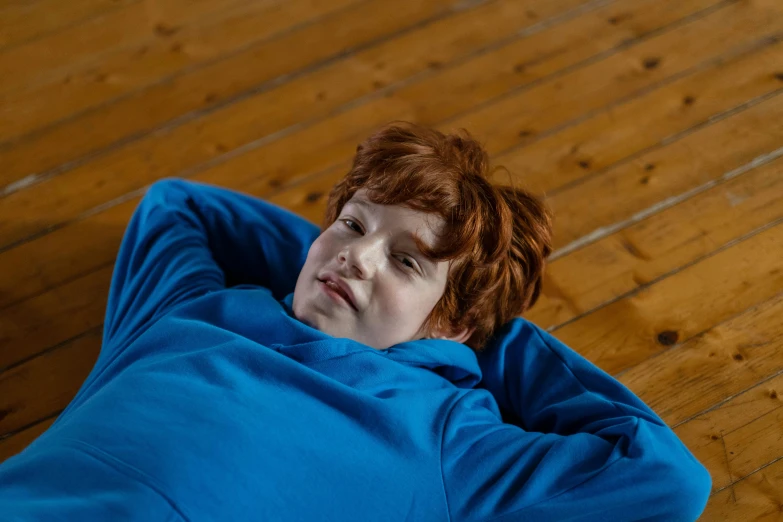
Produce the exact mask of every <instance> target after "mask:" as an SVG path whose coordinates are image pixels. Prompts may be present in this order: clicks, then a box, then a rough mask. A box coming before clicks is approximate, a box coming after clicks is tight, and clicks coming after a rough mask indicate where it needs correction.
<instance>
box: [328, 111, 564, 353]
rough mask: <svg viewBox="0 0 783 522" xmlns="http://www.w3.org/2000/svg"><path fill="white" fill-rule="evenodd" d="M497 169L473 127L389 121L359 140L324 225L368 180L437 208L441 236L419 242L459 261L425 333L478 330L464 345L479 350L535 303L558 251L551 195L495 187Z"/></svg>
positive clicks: (415, 204)
mask: <svg viewBox="0 0 783 522" xmlns="http://www.w3.org/2000/svg"><path fill="white" fill-rule="evenodd" d="M498 168H500V167H498ZM490 174H491V172H490V169H489V155H488V154H487V152H486V150H484V148H483V147H482V146H481V144H479V143H478V142H477V141H476V140H475V139H473V138H472V137H471V135H470V134H469V133H468V131H466V130H465V129H460V130H459V131H457V133H456V134H448V135H446V134H443V133H441V132H439V131H437V130H435V129H431V128H426V127H422V126H419V125H415V124H413V123H410V122H405V121H395V122H391V123H389V124H387V125H385V126H383V127H382V128H380V129H378V130H377V131H376V132H374V133H373V134H372V135H371V136H369V137H368V138H367V139H366V140H365V141H363V142H362V143H360V144H359V145H358V146H357V148H356V156H355V157H354V160H353V166H352V167H351V170H350V171H349V172H348V174H347V175H346V176H345V177H344V178H343V179H342V180H341V181H339V182H338V183H337V184H336V185H335V186H334V187H333V188H332V190H331V192H330V193H329V199H328V201H327V209H326V214H325V217H324V222H323V225H322V230H325V229H326V228H328V227H329V226H330V225H331V224H332V223H334V221H335V220H336V219H337V218H338V216H339V214H340V212H341V211H342V208H343V205H345V203H346V202H347V201H348V200H350V199H351V197H352V196H353V195H354V193H355V192H356V191H357V190H359V189H361V188H364V189H367V191H368V194H367V195H368V198H369V199H370V200H371V201H372V202H373V203H376V204H381V205H401V206H404V207H407V208H411V209H413V210H418V211H422V212H426V213H428V214H437V215H439V216H440V217H441V218H442V219H443V220H444V222H445V226H444V229H443V234H442V236H441V239H440V240H439V241H438V242H437V244H435V245H433V247H432V248H430V247H428V246H427V245H426V244H422V243H420V244H418V247H419V248H420V250H421V251H422V252H423V253H424V255H426V256H428V257H430V258H432V259H435V260H439V261H444V260H450V261H452V264H451V266H450V269H449V279H448V281H447V284H446V289H445V291H444V293H443V296H442V297H441V299H440V300H439V301H438V303H437V304H436V305H435V307H434V308H433V310H432V312H431V313H430V315H429V316H428V317H427V319H426V321H425V329H424V331H426V332H434V331H437V330H438V329H439V327H440V326H442V325H443V326H445V330H446V331H451V332H459V331H460V330H461V329H463V328H468V329H470V328H474V329H475V330H474V332H473V334H472V335H471V336H470V338H469V339H468V340H467V341H466V342H465V344H466V345H468V346H469V347H470V348H472V349H473V350H474V351H476V352H480V351H482V350H483V349H484V347H485V345H486V343H487V341H488V339H489V338H490V337H491V336H492V334H493V332H494V331H495V330H496V329H497V328H499V327H500V326H502V325H503V324H504V323H506V322H508V321H510V320H511V319H513V318H514V317H516V316H518V315H520V314H522V313H523V312H524V311H525V310H527V309H528V308H530V307H531V306H532V305H533V304H534V303H535V302H536V300H537V299H538V296H539V294H540V292H541V280H542V276H543V272H544V267H545V263H546V258H547V257H548V256H549V254H550V253H551V252H552V218H551V213H550V212H549V210H548V209H547V208H545V206H544V204H543V202H542V201H541V200H539V199H538V198H536V197H535V196H533V195H532V194H530V193H528V192H527V191H525V190H522V189H518V188H514V187H508V186H495V185H492V184H491V183H490V181H489V177H490Z"/></svg>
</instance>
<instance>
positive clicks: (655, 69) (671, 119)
mask: <svg viewBox="0 0 783 522" xmlns="http://www.w3.org/2000/svg"><path fill="white" fill-rule="evenodd" d="M393 119H406V120H411V121H415V122H418V123H422V124H426V125H431V126H434V127H436V128H438V129H441V130H445V131H448V130H452V129H456V128H459V127H465V128H467V129H468V130H469V131H471V132H472V133H473V134H474V135H475V136H477V137H478V138H479V139H480V140H481V141H482V142H484V143H485V144H486V146H487V148H488V149H489V151H490V152H491V154H492V156H493V159H494V161H495V162H496V163H499V164H502V165H505V166H506V167H508V169H509V170H510V172H511V175H512V176H513V177H514V180H515V183H516V184H518V185H523V186H526V187H528V188H529V189H531V190H533V191H535V192H537V193H541V194H545V195H546V197H547V200H548V202H549V204H550V206H551V207H552V209H553V210H554V212H555V218H556V224H555V227H556V230H555V241H556V248H557V250H556V252H555V254H554V256H553V261H552V262H551V264H550V267H549V275H548V277H547V280H546V284H545V287H544V296H543V297H542V298H541V300H540V301H539V303H538V304H537V305H536V306H535V307H534V308H533V309H532V310H531V312H530V313H529V314H528V315H527V317H528V318H529V319H531V320H532V321H534V322H535V323H537V324H539V325H541V326H542V327H545V328H547V329H549V330H550V331H552V332H553V333H554V334H555V335H556V336H557V337H558V338H560V339H562V340H563V341H564V342H566V343H567V344H569V345H570V346H571V347H573V348H574V349H575V350H577V351H578V352H579V353H581V354H583V355H584V356H585V357H587V358H588V359H590V360H591V361H593V362H594V363H595V364H597V365H598V366H600V367H601V368H603V369H604V370H606V371H607V372H609V373H611V374H612V375H615V376H616V377H617V378H618V379H619V380H620V381H622V382H623V383H624V384H625V385H626V386H628V387H629V388H630V389H631V390H633V391H634V392H635V393H636V394H638V395H639V396H640V397H641V398H642V399H643V400H644V401H645V402H647V403H648V404H649V405H650V406H651V407H652V408H653V409H655V411H656V412H658V414H659V415H660V416H661V417H662V418H663V419H664V420H665V421H666V422H667V423H668V424H669V425H670V426H672V428H673V429H674V431H675V432H676V433H677V434H678V435H679V436H680V437H681V438H682V440H683V441H684V442H685V443H686V444H687V445H688V447H689V448H690V449H691V451H693V453H694V454H695V455H696V456H697V457H698V458H699V459H700V460H701V461H702V462H703V463H704V464H705V465H706V466H707V467H708V468H709V470H710V472H711V474H712V478H713V485H714V491H713V495H712V497H711V499H710V502H709V505H708V507H707V510H706V512H705V514H704V516H703V517H702V519H701V520H716V521H723V520H781V519H783V408H781V400H782V399H781V395H783V321H782V320H781V317H783V270H781V268H782V266H783V262H782V261H781V260H782V259H783V224H782V220H783V157H782V156H783V2H781V1H780V0H592V1H588V0H525V1H521V0H486V1H480V0H427V1H426V2H423V1H421V0H395V1H393V2H392V1H390V0H329V1H323V0H286V1H282V0H279V1H278V0H69V1H67V2H63V1H60V0H30V1H25V2H22V1H18V0H17V1H14V0H0V460H3V459H5V458H7V457H8V456H10V455H13V454H14V453H16V452H18V451H20V450H21V449H22V448H23V447H25V445H27V444H28V443H29V442H30V441H31V440H33V439H34V438H35V437H37V436H38V435H39V434H40V433H42V432H43V431H44V430H46V428H47V427H48V426H49V425H50V424H51V423H52V422H53V420H54V419H55V418H56V417H57V415H58V414H59V413H60V412H61V411H62V409H63V408H64V407H65V406H66V405H67V404H68V402H69V401H70V400H71V398H72V397H73V396H74V395H75V393H76V391H77V390H78V388H79V386H80V385H81V383H82V382H83V380H84V379H85V378H86V376H87V374H88V373H89V371H90V369H91V368H92V365H93V363H94V362H95V359H96V357H97V353H98V351H99V349H100V335H101V328H102V320H103V312H104V309H105V305H106V297H107V292H108V288H109V281H110V275H111V271H112V266H113V262H114V258H115V256H116V253H117V249H118V246H119V243H120V240H121V237H122V234H123V232H124V229H125V225H126V224H127V222H128V220H129V218H130V215H131V213H132V211H133V209H134V208H135V206H136V205H137V203H138V201H139V198H140V196H141V195H142V194H143V192H144V190H145V187H146V186H148V185H149V184H150V183H151V182H153V181H154V180H156V179H159V178H161V177H166V176H178V177H185V178H190V179H194V180H200V181H205V182H209V183H214V184H218V185H222V186H225V187H230V188H233V189H238V190H241V191H245V192H248V193H251V194H254V195H257V196H260V197H263V198H266V199H268V200H270V201H272V202H275V203H278V204H280V205H283V206H285V207H287V208H290V209H293V210H294V211H296V212H298V213H300V214H301V215H303V216H305V217H307V218H308V219H311V220H313V221H316V222H317V221H319V220H320V215H321V213H322V211H323V209H324V203H325V201H324V199H325V198H324V195H325V193H326V192H327V191H328V189H329V188H330V187H331V185H332V184H333V183H334V182H335V181H336V180H337V179H339V178H340V177H341V176H342V175H344V174H345V172H346V170H347V166H348V165H349V162H350V159H351V157H352V154H353V153H354V151H355V146H356V144H357V143H358V142H359V141H361V140H362V139H363V138H364V137H365V136H366V135H367V134H369V133H370V132H371V131H372V130H373V129H374V128H376V127H378V126H379V125H381V124H383V123H385V122H387V121H389V120H393ZM497 181H498V182H500V183H508V176H507V175H505V174H504V175H502V176H499V178H498V179H497Z"/></svg>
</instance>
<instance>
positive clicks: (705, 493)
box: [674, 458, 712, 521]
mask: <svg viewBox="0 0 783 522" xmlns="http://www.w3.org/2000/svg"><path fill="white" fill-rule="evenodd" d="M674 478H675V479H676V481H675V483H676V484H679V485H680V487H679V488H677V500H678V502H679V509H680V512H681V513H682V517H683V520H688V521H693V520H697V519H698V518H699V517H700V516H701V514H702V513H703V512H704V509H705V508H706V507H707V502H708V500H709V498H710V494H711V493H712V477H711V476H710V472H709V471H708V470H707V468H705V467H704V466H703V465H702V464H701V463H700V462H699V461H698V460H696V459H695V458H693V459H692V460H691V461H690V462H687V463H686V464H685V465H683V466H680V467H679V468H678V471H677V473H676V475H675V477H674Z"/></svg>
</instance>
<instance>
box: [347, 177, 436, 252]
mask: <svg viewBox="0 0 783 522" xmlns="http://www.w3.org/2000/svg"><path fill="white" fill-rule="evenodd" d="M345 208H346V209H349V210H354V209H358V210H360V211H364V212H365V213H366V214H368V215H369V216H371V217H373V218H375V219H378V220H379V221H380V222H379V226H382V227H383V228H384V229H386V230H388V231H389V232H401V233H408V234H416V235H418V236H419V237H421V238H422V239H423V240H424V241H425V242H426V243H427V244H428V245H432V244H434V242H435V240H436V239H437V234H438V233H440V231H441V230H442V228H443V225H444V221H443V218H441V217H440V216H439V215H437V214H434V213H427V212H422V211H419V210H414V209H411V208H407V207H403V206H402V205H379V204H377V203H373V202H372V201H370V199H369V197H368V195H367V191H366V189H360V190H358V191H356V193H354V195H353V197H352V198H351V199H350V200H348V201H347V202H346V203H345Z"/></svg>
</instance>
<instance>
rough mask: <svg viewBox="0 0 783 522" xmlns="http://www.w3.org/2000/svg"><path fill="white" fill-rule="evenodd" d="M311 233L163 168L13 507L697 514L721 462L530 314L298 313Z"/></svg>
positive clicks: (446, 515)
mask: <svg viewBox="0 0 783 522" xmlns="http://www.w3.org/2000/svg"><path fill="white" fill-rule="evenodd" d="M318 233H319V230H318V227H316V226H315V225H313V224H312V223H310V222H308V221H306V220H304V219H302V218H301V217H298V216H296V215H295V214H293V213H291V212H289V211H287V210H285V209H282V208H279V207H277V206H274V205H272V204H271V203H268V202H265V201H263V200H259V199H256V198H252V197H250V196H248V195H244V194H241V193H238V192H234V191H229V190H226V189H222V188H218V187H214V186H210V185H205V184H200V183H194V182H188V181H183V180H178V179H165V180H162V181H159V182H156V183H154V184H153V185H152V186H151V188H150V189H149V191H148V192H147V194H146V195H145V197H144V198H143V200H142V201H141V203H140V205H139V207H138V208H137V209H136V212H135V213H134V215H133V217H132V219H131V221H130V224H129V225H128V229H127V231H126V232H125V236H124V238H123V242H122V245H121V247H120V251H119V255H118V258H117V261H116V264H115V267H114V273H113V276H112V282H111V289H110V294H109V302H108V306H107V310H106V317H105V323H104V334H103V344H102V349H101V352H100V355H99V357H98V360H97V362H96V364H95V366H94V368H93V370H92V372H91V373H90V375H89V376H88V378H87V380H86V381H85V382H84V384H83V385H82V387H81V389H80V390H79V392H78V394H77V395H76V397H75V398H74V399H73V401H72V402H71V403H70V404H69V405H68V407H67V408H66V409H65V410H64V411H63V413H62V414H61V415H60V416H59V417H58V418H57V420H56V421H55V423H54V424H53V425H52V426H51V427H50V428H49V429H48V430H47V431H46V432H45V433H43V434H42V435H41V436H40V437H39V438H38V439H37V440H35V441H34V442H33V443H32V444H31V445H30V446H29V447H28V448H27V449H25V450H24V451H23V452H22V453H20V454H18V455H16V456H14V457H11V458H10V459H8V460H7V461H5V462H4V463H3V464H2V465H0V520H2V521H3V522H11V521H13V522H21V521H25V522H28V521H44V520H46V521H52V520H58V521H59V520H63V521H80V522H84V521H104V520H105V521H139V522H142V521H143V522H150V521H171V522H174V521H177V522H179V521H190V522H201V521H204V522H207V521H209V522H213V521H232V522H233V521H242V520H253V521H256V520H258V521H281V522H282V521H284V522H316V521H334V522H352V521H357V522H368V521H399V522H403V521H454V522H456V521H460V522H462V521H486V522H490V521H491V522H501V521H503V522H505V521H518V520H532V521H546V520H556V521H565V520H596V521H598V520H600V521H607V520H611V521H625V520H646V521H653V520H661V521H666V522H675V521H692V520H695V519H696V518H697V517H698V516H699V514H700V513H701V512H702V510H703V509H704V507H705V505H706V502H707V498H708V495H709V493H710V489H711V480H710V476H709V474H708V473H707V471H706V469H705V468H704V467H703V466H702V465H701V464H700V463H699V462H698V461H697V460H696V459H695V458H694V456H693V455H692V454H691V453H690V452H689V451H688V449H687V448H686V447H685V446H684V445H683V444H682V442H681V441H680V440H679V439H678V438H677V436H676V435H675V434H674V433H673V432H672V431H671V430H670V429H669V428H668V427H667V426H666V424H665V423H664V422H663V421H662V420H661V419H660V418H659V417H658V416H657V415H656V414H655V413H654V412H653V411H652V410H651V409H650V408H648V407H647V406H646V405H645V404H644V403H643V402H642V401H641V400H639V399H638V398H637V397H636V396H634V395H633V394H632V393H631V392H630V391H629V390H628V389H627V388H625V387H624V386H623V385H622V384H621V383H619V382H618V381H616V380H615V379H614V378H612V377H611V376H610V375H608V374H606V373H604V372H603V371H602V370H600V369H599V368H597V367H596V366H594V365H593V364H591V363H590V362H589V361H587V360H586V359H584V358H583V357H581V356H580V355H579V354H577V353H576V352H574V351H573V350H571V349H570V348H568V347H566V346H565V345H563V344H562V343H561V342H559V341H558V340H557V339H555V338H554V337H552V336H551V335H549V334H548V333H546V332H545V331H543V330H541V329H540V328H538V327H536V326H535V325H533V324H531V323H530V322H527V321H525V320H524V319H521V318H520V319H515V320H513V321H511V322H510V323H508V324H506V325H505V327H504V328H503V329H502V331H500V332H498V334H497V335H496V336H495V337H494V338H493V340H492V341H491V343H490V346H489V347H488V348H487V350H486V351H485V352H483V353H481V354H479V355H478V356H477V355H476V354H475V353H474V352H473V351H472V350H471V349H470V348H468V347H467V346H465V345H463V344H460V343H456V342H453V341H445V340H418V341H413V342H406V343H402V344H398V345H395V346H392V347H390V348H388V349H386V350H376V349H373V348H371V347H368V346H366V345H363V344H360V343H358V342H356V341H352V340H350V339H344V338H335V337H332V336H329V335H327V334H325V333H322V332H320V331H318V330H316V329H313V328H311V327H309V326H307V325H305V324H304V323H302V322H300V321H298V320H297V319H296V317H295V316H294V315H293V313H292V310H291V305H292V301H293V288H294V286H295V283H296V279H297V276H298V273H299V270H300V268H301V267H302V266H303V265H304V261H305V258H306V256H307V251H308V248H309V246H310V244H311V243H312V241H313V240H314V239H315V238H316V237H317V236H318ZM482 375H483V379H482ZM504 421H505V422H504Z"/></svg>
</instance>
